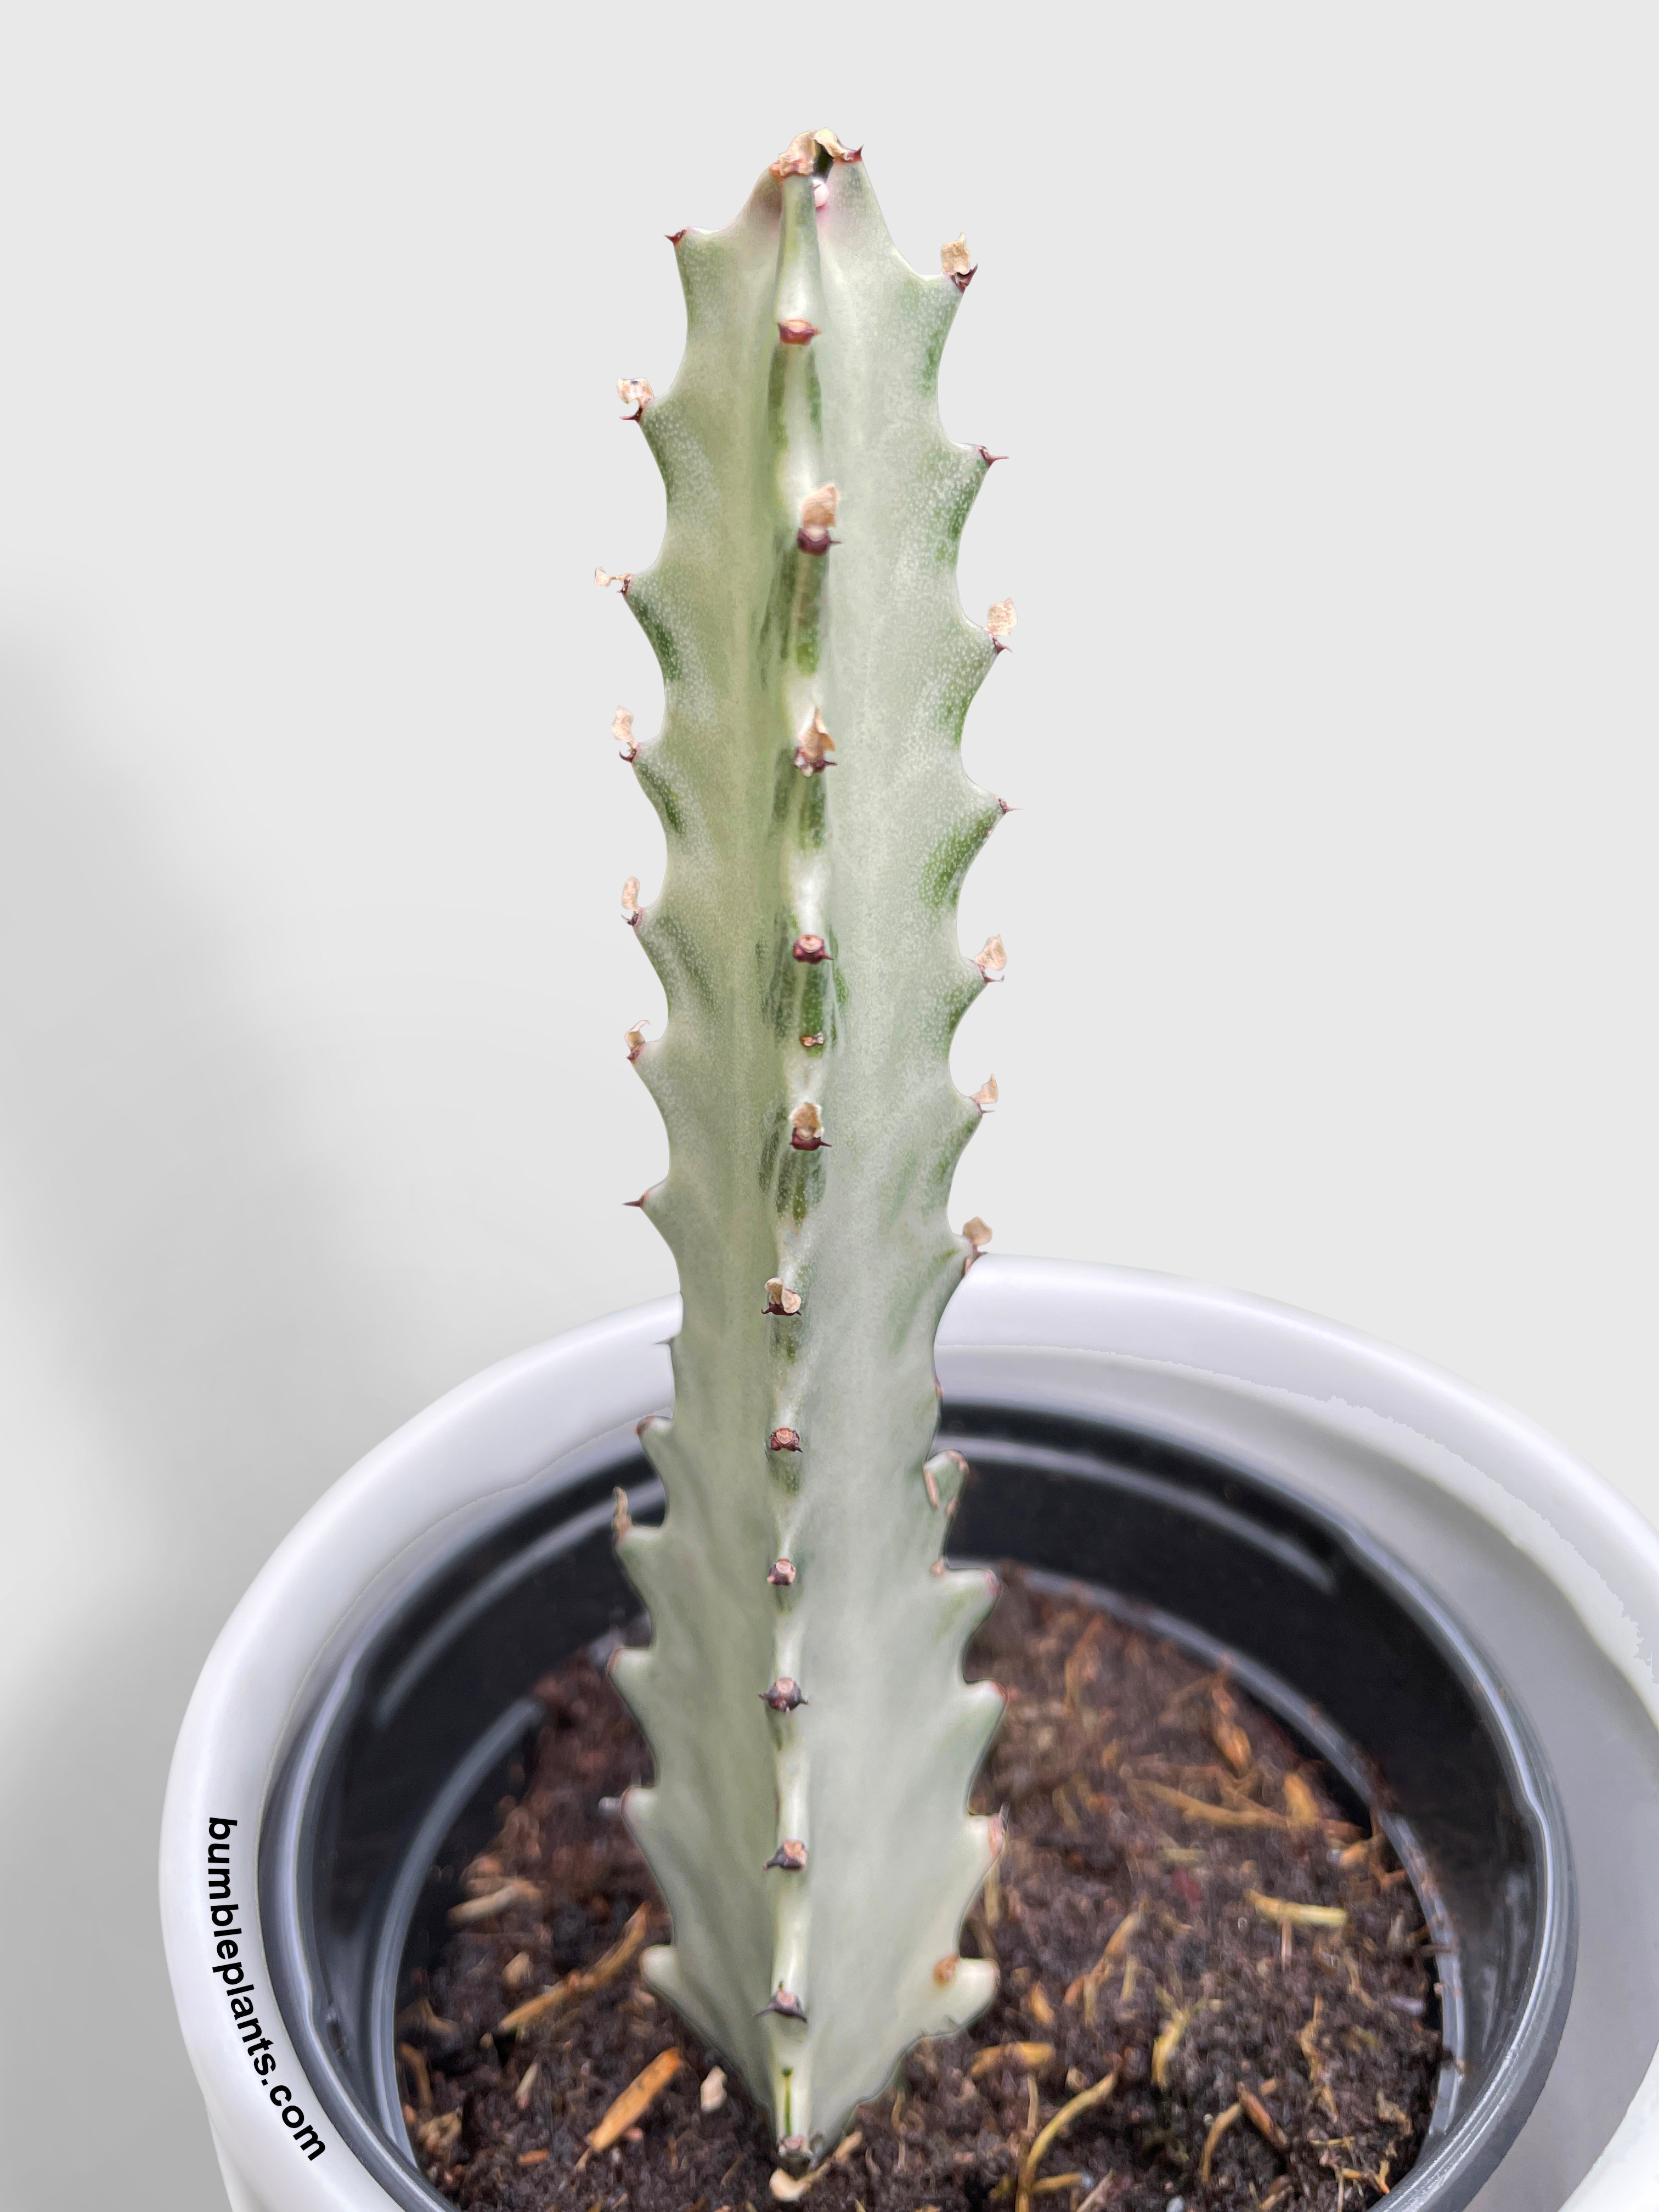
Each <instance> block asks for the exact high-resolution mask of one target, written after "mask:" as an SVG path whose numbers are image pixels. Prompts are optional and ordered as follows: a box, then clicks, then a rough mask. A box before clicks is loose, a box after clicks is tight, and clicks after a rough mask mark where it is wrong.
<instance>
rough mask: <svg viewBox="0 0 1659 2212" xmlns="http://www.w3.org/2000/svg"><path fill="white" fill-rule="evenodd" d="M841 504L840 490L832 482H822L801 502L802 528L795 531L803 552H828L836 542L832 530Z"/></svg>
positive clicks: (797, 541) (796, 541) (797, 542)
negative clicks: (831, 533) (831, 534)
mask: <svg viewBox="0 0 1659 2212" xmlns="http://www.w3.org/2000/svg"><path fill="white" fill-rule="evenodd" d="M840 505H841V493H840V490H839V489H837V487H836V485H834V484H832V483H827V484H820V485H819V486H818V488H817V490H816V491H809V492H808V493H807V495H806V496H805V499H803V500H802V501H801V503H800V508H799V514H800V528H799V530H798V531H797V532H795V543H796V544H797V545H799V548H800V550H801V551H802V552H803V553H827V552H828V551H829V548H830V547H831V546H832V545H833V544H835V543H836V540H835V539H834V538H832V537H831V536H830V535H829V532H830V531H831V530H832V529H833V528H834V527H835V521H836V510H837V509H838V508H839V507H840Z"/></svg>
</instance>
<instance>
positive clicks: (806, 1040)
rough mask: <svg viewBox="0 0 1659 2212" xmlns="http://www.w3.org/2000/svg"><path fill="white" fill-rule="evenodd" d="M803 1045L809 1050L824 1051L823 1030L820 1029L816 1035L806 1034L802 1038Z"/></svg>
mask: <svg viewBox="0 0 1659 2212" xmlns="http://www.w3.org/2000/svg"><path fill="white" fill-rule="evenodd" d="M801 1046H802V1048H803V1049H804V1050H805V1051H807V1052H822V1051H823V1030H818V1031H817V1033H816V1035H814V1036H804V1037H803V1038H802V1039H801Z"/></svg>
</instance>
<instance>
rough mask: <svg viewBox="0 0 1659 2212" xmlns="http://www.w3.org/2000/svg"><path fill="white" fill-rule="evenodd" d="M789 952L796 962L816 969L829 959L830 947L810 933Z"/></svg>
mask: <svg viewBox="0 0 1659 2212" xmlns="http://www.w3.org/2000/svg"><path fill="white" fill-rule="evenodd" d="M790 950H791V951H793V954H794V956H795V957H796V959H797V960H805V962H806V963H807V964H808V966H809V967H812V968H816V967H817V964H818V963H819V961H820V960H827V959H828V958H829V946H828V945H826V944H825V943H824V941H823V939H822V938H821V937H816V936H814V935H813V934H812V933H811V931H809V932H808V933H807V934H806V935H805V937H798V938H797V939H795V941H794V944H793V945H792V946H791V947H790ZM820 1042H822V1039H820Z"/></svg>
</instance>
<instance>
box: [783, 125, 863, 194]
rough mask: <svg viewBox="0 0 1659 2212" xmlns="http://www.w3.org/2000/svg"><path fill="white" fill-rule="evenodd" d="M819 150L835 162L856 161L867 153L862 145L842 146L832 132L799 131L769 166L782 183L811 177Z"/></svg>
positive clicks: (815, 166)
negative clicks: (790, 178) (791, 179)
mask: <svg viewBox="0 0 1659 2212" xmlns="http://www.w3.org/2000/svg"><path fill="white" fill-rule="evenodd" d="M820 147H822V148H823V151H824V152H825V153H826V154H827V155H829V158H830V160H831V161H859V160H860V158H861V157H862V155H863V152H864V149H863V148H862V147H861V146H850V147H849V146H843V145H842V143H841V141H840V139H839V138H837V137H836V134H835V132H834V131H797V132H796V134H795V136H794V137H793V138H792V139H791V140H790V141H789V143H788V144H787V146H786V147H785V148H784V149H783V151H782V153H781V154H780V155H778V158H777V160H776V161H769V163H768V164H767V167H769V169H770V170H771V172H772V174H773V175H774V176H775V177H776V178H777V179H778V180H779V182H780V183H781V182H782V180H783V179H784V178H785V177H810V176H811V174H812V172H813V171H814V170H815V169H816V168H817V164H818V149H819V148H820Z"/></svg>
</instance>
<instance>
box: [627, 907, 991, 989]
mask: <svg viewBox="0 0 1659 2212" xmlns="http://www.w3.org/2000/svg"><path fill="white" fill-rule="evenodd" d="M635 888H637V886H635ZM974 965H975V968H977V969H978V970H979V972H980V974H981V975H983V976H984V978H985V980H986V981H987V983H1000V982H1001V981H1002V979H1003V975H1004V973H1005V972H1006V969H1007V966H1008V953H1007V949H1006V946H1005V945H1004V944H1003V942H1002V939H1000V937H987V939H986V940H985V942H984V944H983V945H981V946H980V948H979V951H977V952H976V953H975V955H974Z"/></svg>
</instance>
